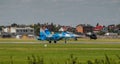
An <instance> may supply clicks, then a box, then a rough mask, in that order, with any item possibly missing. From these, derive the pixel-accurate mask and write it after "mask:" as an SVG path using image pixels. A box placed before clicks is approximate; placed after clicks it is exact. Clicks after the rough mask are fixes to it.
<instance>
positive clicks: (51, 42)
mask: <svg viewBox="0 0 120 64" xmlns="http://www.w3.org/2000/svg"><path fill="white" fill-rule="evenodd" d="M49 43H52V41H49ZM54 43H57V41H56V40H54Z"/></svg>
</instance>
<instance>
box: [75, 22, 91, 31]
mask: <svg viewBox="0 0 120 64" xmlns="http://www.w3.org/2000/svg"><path fill="white" fill-rule="evenodd" d="M76 32H79V33H88V32H93V27H92V26H90V25H85V24H79V25H77V26H76Z"/></svg>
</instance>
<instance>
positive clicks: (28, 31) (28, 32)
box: [16, 27, 34, 39]
mask: <svg viewBox="0 0 120 64" xmlns="http://www.w3.org/2000/svg"><path fill="white" fill-rule="evenodd" d="M16 37H17V38H23V39H26V38H34V29H33V28H30V27H26V28H16Z"/></svg>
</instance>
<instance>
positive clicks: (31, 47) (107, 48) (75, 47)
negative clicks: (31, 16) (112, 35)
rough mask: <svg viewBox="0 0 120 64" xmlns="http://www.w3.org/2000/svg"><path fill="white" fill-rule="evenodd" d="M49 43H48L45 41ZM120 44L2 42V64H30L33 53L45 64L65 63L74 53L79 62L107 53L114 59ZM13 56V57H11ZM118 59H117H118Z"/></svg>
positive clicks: (97, 57)
mask: <svg viewBox="0 0 120 64" xmlns="http://www.w3.org/2000/svg"><path fill="white" fill-rule="evenodd" d="M45 44H47V43H45ZM119 53H120V44H61V43H57V44H47V47H44V43H43V44H39V43H35V44H32V43H31V44H25V43H24V44H10V43H9V44H7V43H6V44H0V64H10V63H11V64H12V60H13V64H28V60H27V58H28V57H32V55H34V56H36V57H43V59H44V61H45V64H52V63H53V64H56V63H59V64H64V63H65V61H66V60H67V59H68V58H69V57H70V55H71V54H73V55H74V56H75V57H77V58H78V60H79V62H82V63H83V64H86V63H87V60H91V61H94V60H95V59H104V58H105V54H107V55H108V56H109V57H110V58H112V59H117V57H116V54H117V55H119V56H120V54H119ZM11 58H12V59H11ZM116 61H117V60H116Z"/></svg>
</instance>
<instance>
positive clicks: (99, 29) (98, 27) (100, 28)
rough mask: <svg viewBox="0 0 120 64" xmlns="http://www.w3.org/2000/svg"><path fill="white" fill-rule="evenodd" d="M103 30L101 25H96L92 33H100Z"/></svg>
mask: <svg viewBox="0 0 120 64" xmlns="http://www.w3.org/2000/svg"><path fill="white" fill-rule="evenodd" d="M103 28H104V26H102V25H97V26H96V27H94V29H93V31H94V32H95V33H98V32H100V31H102V30H103Z"/></svg>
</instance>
